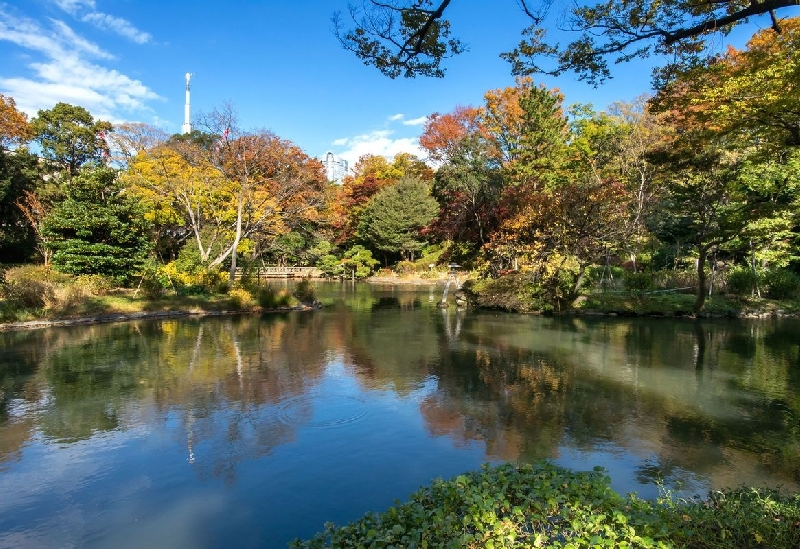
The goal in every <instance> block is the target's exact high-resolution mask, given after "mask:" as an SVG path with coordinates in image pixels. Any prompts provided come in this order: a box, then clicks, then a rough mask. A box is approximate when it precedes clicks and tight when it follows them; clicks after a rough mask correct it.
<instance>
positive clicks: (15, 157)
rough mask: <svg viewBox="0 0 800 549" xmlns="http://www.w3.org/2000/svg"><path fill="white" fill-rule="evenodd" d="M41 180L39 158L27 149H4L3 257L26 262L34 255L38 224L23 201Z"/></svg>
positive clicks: (0, 187) (0, 155)
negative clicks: (22, 205) (26, 210)
mask: <svg viewBox="0 0 800 549" xmlns="http://www.w3.org/2000/svg"><path fill="white" fill-rule="evenodd" d="M41 183H42V179H41V175H40V173H39V166H38V161H37V158H36V157H35V156H34V155H32V154H31V153H29V152H28V151H27V149H25V148H24V147H23V148H19V149H16V150H15V151H12V152H9V151H5V150H2V149H0V257H1V258H2V260H0V261H3V262H8V263H11V262H19V263H22V262H24V261H27V260H29V259H30V258H31V256H32V255H33V252H34V249H35V246H36V230H35V229H36V226H35V225H33V224H30V223H29V222H28V218H27V215H26V214H25V212H24V211H23V210H22V209H20V204H23V203H24V201H25V200H26V197H27V196H34V193H35V191H36V189H37V188H38V186H39V185H40V184H41ZM46 257H47V256H46V255H45V259H46Z"/></svg>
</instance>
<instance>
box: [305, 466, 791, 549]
mask: <svg viewBox="0 0 800 549" xmlns="http://www.w3.org/2000/svg"><path fill="white" fill-rule="evenodd" d="M291 547H293V548H294V549H324V548H330V549H343V548H364V549H367V548H375V549H377V548H390V547H393V548H401V547H402V548H407V549H411V548H416V549H422V548H431V549H432V548H452V549H465V548H466V549H469V548H474V549H477V548H488V549H493V548H494V549H499V548H501V547H503V548H509V549H511V548H535V547H547V548H552V547H563V548H581V547H586V548H588V547H618V548H623V547H641V548H665V549H666V548H673V547H674V548H680V547H686V548H698V549H699V548H702V549H711V548H719V549H723V548H724V549H728V548H732V547H736V548H737V549H745V548H754V549H755V548H759V549H763V548H774V549H777V548H781V549H783V548H785V549H789V548H794V547H800V495H797V494H795V495H787V494H784V493H781V492H780V491H779V490H773V489H766V488H764V489H756V488H744V487H742V488H735V489H729V490H722V491H714V492H711V493H710V494H709V495H708V497H707V498H692V499H677V498H674V497H672V496H671V495H670V494H669V493H664V494H663V495H662V497H660V498H659V499H658V500H657V501H647V500H643V499H640V498H638V497H636V496H635V495H633V494H629V495H627V496H621V495H619V494H617V493H616V492H614V491H613V490H612V489H611V487H610V480H609V478H608V476H607V475H606V474H605V473H604V471H603V470H602V469H599V468H596V469H594V470H592V471H588V472H575V471H571V470H568V469H565V468H562V467H558V466H556V465H553V464H551V463H547V462H540V463H536V464H519V465H518V464H512V463H506V464H503V465H497V466H488V465H487V466H484V468H483V469H482V470H480V471H475V472H470V473H467V474H463V475H459V476H457V477H455V478H453V479H451V480H447V481H445V480H441V479H439V480H435V481H434V482H433V483H432V484H430V485H429V486H427V487H424V488H422V489H420V490H419V491H417V492H415V493H414V494H412V495H411V497H410V498H409V499H408V501H406V502H405V503H399V502H398V503H397V504H396V505H394V506H393V507H390V508H389V509H388V510H386V511H385V512H382V513H370V514H367V515H365V516H364V517H363V518H361V519H359V520H356V521H354V522H352V523H350V524H347V525H344V526H335V525H333V524H327V525H326V526H325V530H324V531H323V532H321V533H319V534H317V535H316V536H314V537H313V538H312V539H310V540H306V541H302V540H296V541H294V542H293V543H292V544H291Z"/></svg>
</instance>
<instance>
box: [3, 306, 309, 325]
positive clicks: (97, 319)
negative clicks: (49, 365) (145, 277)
mask: <svg viewBox="0 0 800 549" xmlns="http://www.w3.org/2000/svg"><path fill="white" fill-rule="evenodd" d="M315 309H319V307H318V306H311V305H298V306H297V307H282V308H277V309H262V308H260V307H256V308H252V309H223V310H219V311H203V310H175V311H137V312H134V313H108V314H103V315H96V316H83V317H76V318H53V319H40V320H26V321H24V322H8V323H5V324H0V332H14V331H24V330H38V329H42V328H56V327H62V326H86V325H91V324H110V323H112V322H129V321H131V320H153V319H159V318H181V317H198V318H201V317H206V316H233V315H238V314H254V313H256V314H263V313H290V312H305V311H313V310H315Z"/></svg>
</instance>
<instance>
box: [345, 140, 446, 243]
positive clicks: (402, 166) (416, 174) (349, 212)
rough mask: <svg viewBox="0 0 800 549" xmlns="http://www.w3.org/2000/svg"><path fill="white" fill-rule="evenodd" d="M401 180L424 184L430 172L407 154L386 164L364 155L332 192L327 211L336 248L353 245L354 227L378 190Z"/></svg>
mask: <svg viewBox="0 0 800 549" xmlns="http://www.w3.org/2000/svg"><path fill="white" fill-rule="evenodd" d="M404 177H410V178H418V179H422V180H424V181H430V180H432V179H433V170H431V168H430V167H429V166H428V165H427V164H425V162H423V161H422V160H420V159H419V158H417V157H416V156H414V155H411V154H408V153H399V154H397V155H395V157H394V158H393V159H392V160H391V161H390V160H389V159H387V158H386V157H384V156H381V155H372V154H366V155H363V156H362V157H361V158H359V159H358V162H356V164H355V166H354V167H353V173H352V174H351V175H349V176H347V177H345V178H344V180H343V181H342V184H341V186H337V187H336V188H335V190H334V193H333V194H334V195H335V196H334V197H333V198H332V204H331V208H330V211H329V215H330V222H331V226H332V229H333V232H334V240H335V242H336V244H337V245H349V244H352V243H354V242H355V240H356V232H357V228H358V224H359V222H360V219H361V214H362V212H363V210H364V207H365V206H366V204H367V203H368V202H369V201H370V199H371V198H372V197H373V196H375V195H376V194H377V193H378V192H379V191H380V190H382V189H383V188H385V187H388V186H390V185H394V184H395V183H397V182H398V181H400V180H401V179H402V178H404Z"/></svg>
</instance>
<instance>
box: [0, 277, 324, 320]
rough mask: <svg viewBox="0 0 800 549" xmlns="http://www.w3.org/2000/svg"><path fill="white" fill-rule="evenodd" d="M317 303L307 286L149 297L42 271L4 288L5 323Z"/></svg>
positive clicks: (0, 300) (1, 311) (0, 299)
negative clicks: (292, 288)
mask: <svg viewBox="0 0 800 549" xmlns="http://www.w3.org/2000/svg"><path fill="white" fill-rule="evenodd" d="M304 303H305V304H309V303H314V292H313V286H312V285H310V283H308V282H301V283H298V285H297V286H296V287H295V289H294V291H289V290H286V289H273V288H271V287H269V286H253V285H234V286H233V287H231V288H224V287H223V288H217V289H215V290H214V291H212V290H211V289H203V288H195V289H192V291H191V292H190V293H181V292H178V291H175V290H166V291H161V292H158V293H157V294H155V295H154V294H152V293H150V294H148V293H147V292H145V291H143V290H142V289H141V288H115V287H112V285H111V284H110V283H109V282H108V281H107V280H104V279H103V278H100V277H92V276H88V277H87V276H79V277H75V276H70V275H65V274H62V273H58V272H56V271H52V270H50V269H45V268H42V267H20V268H16V269H12V270H7V271H6V272H5V273H4V278H3V281H2V284H0V324H3V325H5V327H8V326H9V325H11V324H19V323H28V322H35V321H42V320H47V321H64V320H70V319H82V318H98V319H103V318H111V317H113V318H119V317H124V315H132V316H134V315H135V316H141V314H142V313H163V312H179V311H180V312H185V313H193V314H203V313H220V312H223V311H227V312H236V311H259V310H275V309H290V308H296V307H300V306H301V305H303V304H304Z"/></svg>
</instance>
